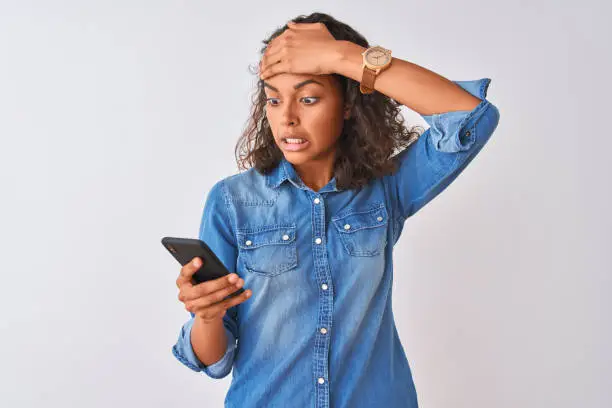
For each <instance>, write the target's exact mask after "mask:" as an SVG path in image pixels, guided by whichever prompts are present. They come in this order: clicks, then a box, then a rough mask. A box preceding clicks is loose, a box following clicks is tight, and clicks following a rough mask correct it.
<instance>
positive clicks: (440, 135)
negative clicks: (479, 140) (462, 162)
mask: <svg viewBox="0 0 612 408" xmlns="http://www.w3.org/2000/svg"><path fill="white" fill-rule="evenodd" d="M453 82H454V83H455V84H457V85H459V86H460V87H461V88H463V89H464V90H466V91H467V92H469V93H470V94H472V95H474V96H475V97H477V98H478V99H481V102H480V103H479V104H478V106H476V107H475V108H474V109H472V110H461V111H452V112H444V113H435V114H433V115H423V119H425V121H426V122H427V124H429V126H430V129H429V132H430V134H429V137H430V139H431V142H432V144H433V146H434V148H435V149H437V150H438V151H441V152H447V153H455V152H460V151H465V150H469V149H470V148H471V147H472V145H473V144H474V142H475V141H476V122H477V121H478V118H479V117H480V116H481V115H482V114H483V113H484V111H485V110H486V108H487V106H488V105H489V102H488V101H487V100H486V96H487V90H488V88H489V84H490V83H491V79H490V78H482V79H478V80H474V81H453Z"/></svg>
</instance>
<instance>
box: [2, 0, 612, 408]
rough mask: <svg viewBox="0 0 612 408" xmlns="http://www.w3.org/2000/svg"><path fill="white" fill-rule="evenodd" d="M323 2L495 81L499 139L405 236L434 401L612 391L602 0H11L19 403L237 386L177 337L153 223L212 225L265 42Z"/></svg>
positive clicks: (461, 403)
mask: <svg viewBox="0 0 612 408" xmlns="http://www.w3.org/2000/svg"><path fill="white" fill-rule="evenodd" d="M521 3H522V4H521ZM312 11H323V12H327V13H330V14H331V15H332V16H334V17H336V18H338V19H339V20H341V21H344V22H346V23H348V24H350V25H352V26H353V27H354V28H355V29H357V31H359V32H361V33H362V34H363V35H365V36H366V38H368V40H369V42H370V43H371V44H380V45H383V46H385V47H387V48H390V49H392V50H393V53H394V56H397V57H399V58H402V59H407V60H409V61H412V62H415V63H417V64H420V65H423V66H425V67H427V68H429V69H432V70H434V71H436V72H438V73H440V74H442V75H444V76H446V77H447V78H450V79H453V80H470V79H479V78H483V77H489V78H492V83H491V86H490V88H489V99H490V100H491V101H492V102H493V103H495V104H496V105H497V106H498V108H499V109H500V113H501V119H500V124H499V126H498V128H497V130H496V132H495V134H494V135H493V137H492V139H491V140H490V142H489V144H488V145H487V146H486V147H485V148H484V149H483V150H482V151H481V153H480V155H479V156H478V157H477V158H476V159H475V160H474V161H473V162H472V163H471V165H470V166H469V167H468V168H467V169H466V170H465V171H464V173H463V174H462V175H461V176H459V178H458V179H457V180H456V181H455V182H454V183H453V184H452V185H451V186H450V187H449V188H448V189H447V190H446V191H445V192H444V193H443V194H442V195H440V196H439V197H438V198H436V199H435V200H434V201H432V202H431V203H430V204H429V205H428V206H427V207H426V208H424V209H423V210H422V211H421V212H420V213H418V214H417V215H416V216H415V217H414V218H411V219H409V220H408V221H407V224H406V227H405V229H404V232H403V235H402V237H401V239H400V240H399V242H398V243H397V245H396V251H395V281H394V288H393V290H394V297H393V298H394V302H393V307H394V314H395V318H396V322H397V325H398V330H399V333H400V337H401V339H402V342H403V345H404V347H405V349H406V353H407V355H408V359H409V362H410V364H411V367H412V370H413V374H414V380H415V383H416V386H417V392H418V397H419V402H420V404H421V406H423V407H428V408H439V407H470V408H475V407H498V408H504V407H518V406H520V407H524V408H525V407H534V408H536V407H537V408H541V407H555V408H566V407H568V408H569V407H590V408H595V407H600V408H603V407H609V406H611V405H612V395H611V391H610V388H609V385H610V384H609V382H610V378H611V377H612V358H611V357H612V352H611V351H610V347H609V345H610V344H612V329H611V325H610V317H609V311H610V309H611V306H612V302H611V301H610V298H609V297H608V293H609V292H610V289H612V284H611V271H612V254H611V248H612V225H611V224H612V216H611V215H610V208H611V206H612V194H611V184H612V183H611V182H610V180H609V176H610V174H611V170H612V166H611V164H610V161H609V156H610V151H611V149H612V142H611V138H610V131H609V129H608V124H607V122H608V120H609V115H610V113H609V108H610V103H609V100H610V99H609V95H610V90H611V89H610V88H611V87H610V81H609V79H608V73H609V72H610V71H611V70H612V66H611V65H612V64H611V61H610V53H609V42H608V41H607V40H606V38H607V39H609V38H611V33H610V28H609V21H608V17H607V16H609V14H610V8H609V6H607V9H605V8H604V6H603V2H601V5H600V4H598V3H597V2H595V1H582V2H559V1H541V0H540V1H531V2H529V3H527V2H502V1H494V2H491V1H481V0H468V1H462V2H456V1H427V2H425V1H421V2H411V1H386V2H376V4H374V3H372V1H350V2H349V1H343V2H333V4H330V3H329V2H323V1H312V2H303V1H282V2H281V1H275V2H270V1H268V2H243V3H240V4H236V3H235V2H219V3H217V4H214V3H211V2H203V1H202V2H197V1H181V2H178V1H170V0H168V1H151V0H148V1H144V0H143V1H134V0H130V1H126V0H122V1H97V2H93V1H76V0H74V1H27V0H26V1H23V0H21V1H17V0H15V1H5V0H0V137H1V147H0V166H1V167H0V181H1V186H0V187H1V190H0V197H1V200H0V202H1V206H2V207H1V210H2V211H0V221H1V230H2V234H1V235H0V242H1V248H2V257H1V258H0V259H1V265H0V268H1V269H0V270H1V272H2V275H1V276H2V278H1V279H2V281H1V284H0V302H1V304H0V306H1V310H2V318H1V319H0V330H1V332H0V335H1V337H0V346H1V347H0V405H1V406H3V407H11V408H13V407H15V408H16V407H42V406H44V407H77V406H78V407H82V406H85V407H109V406H117V407H122V406H147V407H171V406H203V407H220V406H222V405H223V398H224V396H225V392H226V390H227V387H228V386H229V382H230V379H231V376H228V377H226V378H224V379H222V380H213V379H211V378H208V377H205V376H203V375H201V374H196V373H194V372H192V371H190V370H189V369H187V368H186V367H184V366H182V365H181V364H180V363H178V361H176V360H175V359H174V357H173V356H172V354H171V346H172V345H173V344H174V342H175V340H176V338H177V336H178V333H179V330H180V327H181V325H182V324H183V323H184V322H185V320H186V319H187V318H188V314H187V312H186V311H185V310H184V309H183V308H182V304H181V303H180V302H179V301H178V299H177V289H176V287H175V284H174V281H175V278H176V276H177V274H178V272H179V268H178V264H177V263H176V262H175V261H174V259H172V258H171V256H170V255H169V254H168V253H167V252H166V251H165V249H164V248H163V247H162V246H161V244H160V242H159V241H160V239H161V237H162V236H165V235H172V236H190V237H195V236H197V232H198V227H199V221H200V216H201V211H202V206H203V204H204V200H205V197H206V194H207V192H208V190H209V189H210V188H211V187H212V185H213V184H214V183H215V182H216V181H217V180H219V179H220V178H223V177H226V176H228V175H231V174H234V173H236V172H237V167H236V163H235V161H234V145H235V142H236V140H237V138H238V136H239V135H240V132H241V131H242V129H243V127H244V125H245V123H246V119H247V117H248V114H249V107H250V98H251V95H252V92H253V90H254V86H255V80H256V77H255V76H253V75H252V74H251V73H250V72H249V69H248V67H249V65H252V64H256V63H257V62H258V54H257V51H258V49H259V48H260V46H261V45H262V43H261V41H262V40H263V39H264V38H265V37H267V36H268V35H269V34H271V33H272V31H273V29H275V28H276V27H278V26H280V25H282V24H284V23H285V22H286V21H287V20H289V19H290V18H292V17H295V16H297V15H298V14H309V13H310V12H312ZM405 113H406V115H405V117H406V119H407V122H408V123H421V124H424V122H423V120H422V118H421V117H420V116H419V115H417V114H415V113H414V112H411V111H409V110H408V109H405ZM254 296H257V294H256V293H255V294H254ZM371 375H376V373H372V374H371Z"/></svg>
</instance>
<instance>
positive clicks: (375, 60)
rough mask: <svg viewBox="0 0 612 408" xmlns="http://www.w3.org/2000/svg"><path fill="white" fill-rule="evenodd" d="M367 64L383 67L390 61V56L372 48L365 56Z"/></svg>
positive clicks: (382, 50) (379, 49)
mask: <svg viewBox="0 0 612 408" xmlns="http://www.w3.org/2000/svg"><path fill="white" fill-rule="evenodd" d="M365 59H366V61H367V62H368V64H372V65H376V66H383V65H385V64H386V63H387V62H389V60H390V59H391V56H390V55H389V54H387V53H386V52H385V50H384V49H383V48H380V47H374V48H372V49H370V50H369V51H368V52H366V54H365Z"/></svg>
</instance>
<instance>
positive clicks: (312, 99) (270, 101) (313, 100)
mask: <svg viewBox="0 0 612 408" xmlns="http://www.w3.org/2000/svg"><path fill="white" fill-rule="evenodd" d="M319 99H320V98H319V97H318V96H305V97H303V98H301V99H300V100H302V101H304V100H306V101H310V102H307V103H305V105H314V104H315V103H317V101H318V100H319ZM277 101H278V98H267V99H266V103H267V104H268V105H271V106H277V105H278V103H275V102H277Z"/></svg>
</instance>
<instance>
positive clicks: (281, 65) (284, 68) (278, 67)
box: [260, 60, 290, 80]
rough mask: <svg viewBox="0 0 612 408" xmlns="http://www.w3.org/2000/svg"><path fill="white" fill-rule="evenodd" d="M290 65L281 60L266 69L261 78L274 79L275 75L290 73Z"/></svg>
mask: <svg viewBox="0 0 612 408" xmlns="http://www.w3.org/2000/svg"><path fill="white" fill-rule="evenodd" d="M288 67H289V64H288V63H287V61H286V60H280V61H278V62H276V63H274V64H272V65H269V66H267V67H266V68H264V71H263V72H262V73H261V75H260V78H261V79H262V80H264V79H268V78H271V77H273V76H274V75H278V74H280V73H282V72H290V71H289V70H288Z"/></svg>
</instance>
